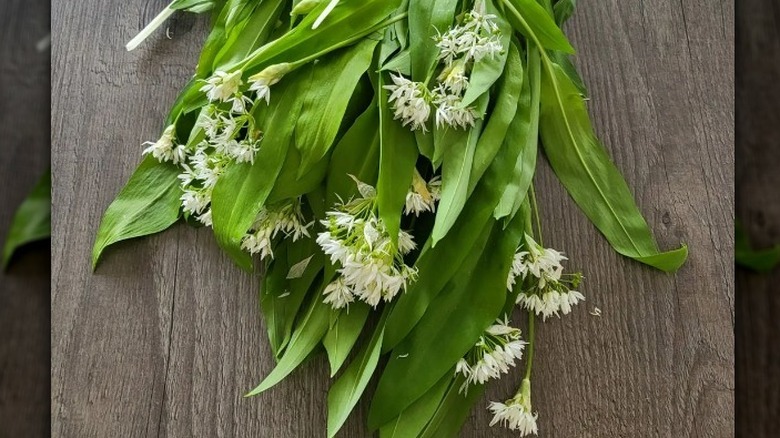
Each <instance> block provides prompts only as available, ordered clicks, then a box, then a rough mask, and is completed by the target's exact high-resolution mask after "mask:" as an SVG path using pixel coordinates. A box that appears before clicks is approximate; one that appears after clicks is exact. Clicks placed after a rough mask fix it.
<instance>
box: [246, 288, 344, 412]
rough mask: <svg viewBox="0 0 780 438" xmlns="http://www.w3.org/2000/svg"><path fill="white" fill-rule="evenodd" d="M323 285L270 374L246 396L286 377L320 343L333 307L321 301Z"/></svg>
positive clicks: (250, 395)
mask: <svg viewBox="0 0 780 438" xmlns="http://www.w3.org/2000/svg"><path fill="white" fill-rule="evenodd" d="M327 281H330V280H329V279H327V278H326V279H325V280H324V281H323V285H324V284H327ZM323 285H321V287H320V288H319V289H318V291H317V293H316V294H314V296H313V297H312V300H311V304H310V305H309V310H308V311H307V313H306V316H305V317H304V318H303V320H302V321H301V323H300V325H299V326H298V327H297V328H296V329H295V332H294V333H293V335H292V338H290V343H289V345H287V348H286V350H285V351H284V355H283V356H282V358H281V359H280V360H279V363H278V364H277V365H276V368H274V370H273V371H271V374H269V375H268V376H267V377H266V378H265V380H263V381H262V383H260V385H258V386H257V387H256V388H255V389H253V390H252V391H250V392H249V393H248V394H247V395H246V397H252V396H255V395H258V394H260V393H262V392H264V391H266V390H268V389H270V388H271V387H273V386H274V385H276V384H277V383H279V382H281V381H282V379H284V378H285V377H287V376H288V375H289V374H290V373H291V372H293V371H294V370H295V369H296V368H297V367H298V365H300V364H301V363H302V362H303V361H304V359H306V357H307V356H308V355H309V353H311V352H312V351H313V350H314V348H315V347H316V346H317V345H318V344H319V343H320V341H321V340H322V337H323V336H325V333H326V332H327V330H328V322H329V321H330V315H331V313H332V311H333V309H332V308H331V307H330V306H329V305H327V304H325V303H323V302H322V299H321V298H322V297H321V294H322V287H323Z"/></svg>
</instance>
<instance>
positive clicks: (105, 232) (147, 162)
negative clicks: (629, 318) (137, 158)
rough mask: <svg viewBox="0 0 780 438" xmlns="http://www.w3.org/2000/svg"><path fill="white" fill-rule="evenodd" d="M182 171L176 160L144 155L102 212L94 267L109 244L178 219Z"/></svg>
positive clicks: (156, 231)
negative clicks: (171, 161)
mask: <svg viewBox="0 0 780 438" xmlns="http://www.w3.org/2000/svg"><path fill="white" fill-rule="evenodd" d="M179 173H180V170H179V169H178V168H177V167H176V166H174V165H173V164H170V163H159V162H158V161H157V160H155V159H154V158H153V157H151V156H147V157H146V158H144V160H143V161H142V162H141V164H140V165H139V166H138V168H137V169H136V170H135V172H134V173H133V176H131V177H130V180H129V181H128V182H127V184H126V185H125V187H124V188H123V189H122V191H121V192H119V195H117V197H116V199H114V202H112V203H111V205H109V206H108V209H107V210H106V212H105V214H104V215H103V219H102V220H101V222H100V229H99V230H98V234H97V238H96V240H95V246H94V247H93V248H92V268H93V269H94V268H95V267H96V266H97V262H98V259H99V258H100V255H101V254H102V253H103V251H104V250H105V249H106V248H107V247H108V246H109V245H112V244H114V243H116V242H119V241H122V240H126V239H132V238H135V237H141V236H147V235H149V234H154V233H159V232H160V231H163V230H165V229H166V228H168V227H170V226H171V225H173V224H174V223H175V222H176V221H177V220H178V219H179V216H180V207H181V200H180V199H179V198H180V197H181V188H180V187H179V179H178V176H179Z"/></svg>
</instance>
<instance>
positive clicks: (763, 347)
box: [736, 0, 780, 437]
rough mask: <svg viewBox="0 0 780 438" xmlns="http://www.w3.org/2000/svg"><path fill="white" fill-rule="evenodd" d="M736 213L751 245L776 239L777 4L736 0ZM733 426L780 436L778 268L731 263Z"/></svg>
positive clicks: (779, 213) (779, 221)
mask: <svg viewBox="0 0 780 438" xmlns="http://www.w3.org/2000/svg"><path fill="white" fill-rule="evenodd" d="M737 17H738V27H739V30H738V33H737V47H738V55H739V56H738V58H737V68H738V71H739V75H738V79H737V83H736V84H737V99H736V109H737V115H738V116H737V133H738V142H737V156H738V157H739V160H738V161H737V167H736V182H737V217H739V218H740V220H741V221H742V223H743V224H744V225H745V227H746V229H747V231H748V232H749V234H750V236H751V238H753V240H754V242H755V244H756V246H757V247H768V246H770V245H773V244H777V243H778V242H780V191H778V188H779V187H780V171H778V169H780V113H779V112H778V110H777V109H778V102H780V84H778V82H777V79H778V78H779V77H780V8H778V6H777V4H776V3H775V2H772V1H770V0H747V1H744V2H737ZM736 279H737V290H738V291H739V293H738V295H737V296H738V299H737V321H738V326H737V331H736V336H737V338H736V341H737V348H736V361H737V376H736V381H737V386H738V388H739V392H738V393H737V403H738V405H737V418H738V419H739V422H738V423H737V434H738V436H740V437H776V436H780V416H778V415H777V414H778V412H780V350H778V348H777V339H778V336H780V318H778V315H780V290H779V289H778V286H777V285H778V284H780V269H775V270H774V271H773V272H772V273H771V274H768V275H760V274H755V273H752V272H749V271H746V270H742V269H739V270H737V277H736Z"/></svg>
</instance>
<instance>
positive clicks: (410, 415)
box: [379, 375, 453, 438]
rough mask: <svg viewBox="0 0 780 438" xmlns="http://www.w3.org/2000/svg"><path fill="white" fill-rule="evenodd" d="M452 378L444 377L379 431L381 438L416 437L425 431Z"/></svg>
mask: <svg viewBox="0 0 780 438" xmlns="http://www.w3.org/2000/svg"><path fill="white" fill-rule="evenodd" d="M452 380H453V379H452V376H449V375H447V376H444V377H442V379H441V380H439V383H437V384H436V385H434V387H433V388H431V389H429V390H428V392H426V393H425V395H423V396H422V397H420V398H419V399H418V400H417V401H415V402H414V403H413V404H412V405H411V406H409V407H408V408H406V409H404V411H403V412H402V413H401V415H399V416H398V418H396V419H394V420H393V421H391V422H389V423H387V424H385V425H384V426H382V427H381V428H380V429H379V438H406V437H416V436H419V435H420V433H421V432H422V431H423V429H425V426H426V425H427V424H428V422H430V420H431V418H432V417H433V416H434V414H435V413H436V412H437V408H438V407H439V405H440V404H441V402H442V400H443V399H444V395H445V394H446V393H447V389H448V388H449V387H450V383H451V382H452Z"/></svg>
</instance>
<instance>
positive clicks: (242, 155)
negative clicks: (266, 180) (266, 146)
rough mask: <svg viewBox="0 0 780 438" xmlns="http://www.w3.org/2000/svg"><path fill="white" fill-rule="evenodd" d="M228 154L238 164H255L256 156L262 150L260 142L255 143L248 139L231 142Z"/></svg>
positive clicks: (228, 144)
mask: <svg viewBox="0 0 780 438" xmlns="http://www.w3.org/2000/svg"><path fill="white" fill-rule="evenodd" d="M225 149H226V151H227V154H228V155H229V156H230V157H231V158H233V160H235V162H236V163H253V164H254V162H255V154H257V151H258V150H260V144H259V142H253V141H250V140H248V139H246V140H241V141H236V140H231V141H230V142H228V143H227V147H226V148H225Z"/></svg>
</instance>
